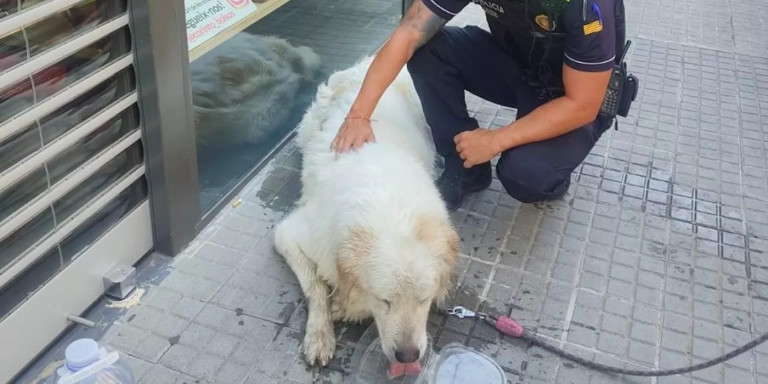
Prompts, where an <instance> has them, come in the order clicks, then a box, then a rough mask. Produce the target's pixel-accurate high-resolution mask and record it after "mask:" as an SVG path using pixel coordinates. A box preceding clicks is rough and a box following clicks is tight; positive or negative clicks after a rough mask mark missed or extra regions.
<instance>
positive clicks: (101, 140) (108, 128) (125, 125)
mask: <svg viewBox="0 0 768 384" xmlns="http://www.w3.org/2000/svg"><path fill="white" fill-rule="evenodd" d="M135 114H136V111H135V109H129V110H127V111H125V112H123V113H121V114H120V115H118V116H117V117H115V118H114V119H112V120H110V121H109V122H107V123H106V124H104V125H102V126H101V127H99V128H98V129H96V131H94V132H93V133H91V134H90V135H88V136H86V137H85V138H84V139H82V140H80V141H79V142H77V143H75V144H73V145H72V146H71V147H69V148H67V149H66V150H65V151H64V152H61V153H60V154H58V155H57V156H56V157H54V158H53V159H51V160H50V161H48V162H47V164H48V174H49V177H50V180H51V185H55V184H56V183H58V182H59V181H61V179H63V178H64V177H66V176H67V175H68V174H69V173H70V172H72V171H74V170H76V169H77V168H79V167H80V166H82V165H83V164H85V162H87V161H88V160H89V159H91V158H93V157H94V156H96V155H97V154H98V153H99V152H101V151H103V150H105V149H107V147H109V146H110V145H112V144H113V143H115V142H116V141H118V140H119V139H120V138H121V137H123V136H125V134H126V133H128V132H130V131H132V130H133V129H135V128H136V121H137V118H136V117H135ZM57 215H58V211H57Z"/></svg>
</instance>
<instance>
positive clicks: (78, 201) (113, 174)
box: [53, 142, 142, 223]
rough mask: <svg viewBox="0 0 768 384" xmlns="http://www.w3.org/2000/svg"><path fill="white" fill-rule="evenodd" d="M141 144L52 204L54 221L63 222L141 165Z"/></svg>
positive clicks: (136, 144) (107, 164)
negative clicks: (54, 213)
mask: <svg viewBox="0 0 768 384" xmlns="http://www.w3.org/2000/svg"><path fill="white" fill-rule="evenodd" d="M141 160H142V157H141V143H138V142H137V143H135V144H134V145H132V146H131V147H129V148H128V149H126V150H125V151H123V152H122V153H121V154H119V155H117V157H115V158H114V159H112V160H110V161H108V162H107V163H106V164H104V165H103V166H102V167H101V168H99V170H98V171H96V173H94V174H93V175H91V176H90V177H88V178H87V179H85V181H83V182H82V184H80V185H79V186H78V187H77V188H75V189H73V190H72V191H70V192H69V193H67V194H66V195H64V196H62V198H61V199H60V200H59V201H57V202H55V203H54V204H53V209H54V211H55V212H56V221H57V222H60V223H61V222H63V221H64V220H66V219H68V218H69V217H70V216H72V215H73V214H74V213H75V212H77V211H78V210H79V209H80V208H82V207H84V206H85V205H86V204H88V202H89V201H91V199H93V198H95V197H96V196H98V195H99V194H100V193H102V192H103V191H104V190H105V189H107V188H109V187H110V186H111V185H112V184H113V183H115V182H116V181H117V180H119V179H120V178H121V177H122V176H125V175H126V174H127V173H128V172H130V171H132V170H134V169H136V167H137V166H139V165H140V164H141Z"/></svg>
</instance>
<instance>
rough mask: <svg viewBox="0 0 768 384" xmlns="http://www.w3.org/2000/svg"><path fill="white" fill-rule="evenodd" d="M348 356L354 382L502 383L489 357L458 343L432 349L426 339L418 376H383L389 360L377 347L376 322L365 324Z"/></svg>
mask: <svg viewBox="0 0 768 384" xmlns="http://www.w3.org/2000/svg"><path fill="white" fill-rule="evenodd" d="M359 345H360V347H359V348H358V349H357V350H356V351H355V354H354V355H353V357H352V364H354V365H353V366H355V367H357V368H356V372H355V376H354V379H355V383H356V384H505V383H506V378H505V375H504V371H503V370H502V369H501V367H500V366H499V364H497V363H496V362H495V361H494V360H493V359H491V358H489V357H487V356H485V355H483V354H481V353H478V352H476V351H474V350H472V349H470V348H467V347H465V346H464V345H462V344H459V343H452V344H448V345H446V346H445V347H443V349H442V350H441V351H440V353H436V352H434V351H433V350H432V340H431V339H428V343H427V352H426V353H425V356H424V357H423V358H422V360H421V365H422V370H421V373H420V374H419V375H418V376H415V377H414V376H405V377H400V378H396V379H389V378H388V377H387V370H388V369H389V361H388V360H387V357H386V356H385V355H384V351H383V350H382V349H381V342H380V341H379V339H378V335H377V332H376V326H375V325H373V326H371V327H370V328H368V330H367V331H365V333H364V334H363V336H362V337H361V338H360V341H359Z"/></svg>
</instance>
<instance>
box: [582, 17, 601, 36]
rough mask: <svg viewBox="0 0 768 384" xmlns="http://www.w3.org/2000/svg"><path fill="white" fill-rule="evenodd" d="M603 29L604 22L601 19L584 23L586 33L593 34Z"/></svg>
mask: <svg viewBox="0 0 768 384" xmlns="http://www.w3.org/2000/svg"><path fill="white" fill-rule="evenodd" d="M602 30H603V23H601V22H600V20H595V21H593V22H591V23H589V24H585V25H584V35H591V34H593V33H597V32H600V31H602Z"/></svg>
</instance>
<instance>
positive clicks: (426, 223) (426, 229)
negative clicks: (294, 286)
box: [337, 217, 459, 363]
mask: <svg viewBox="0 0 768 384" xmlns="http://www.w3.org/2000/svg"><path fill="white" fill-rule="evenodd" d="M458 246H459V238H458V235H457V234H456V231H455V230H454V229H453V227H452V226H451V224H450V221H449V220H448V219H445V218H434V217H420V218H416V219H415V220H414V221H413V222H411V223H410V224H407V225H404V226H401V227H398V228H397V229H393V231H392V232H389V233H387V231H383V232H374V231H372V230H368V229H362V228H357V229H353V230H352V231H351V232H350V234H349V237H348V239H347V241H346V242H345V244H344V246H343V247H342V250H341V252H340V254H339V259H338V264H337V267H338V283H337V291H338V292H337V294H339V295H340V298H341V299H342V300H343V301H344V302H345V303H348V304H349V305H351V306H353V307H356V309H357V310H359V312H362V313H370V314H372V315H373V318H374V320H375V322H376V327H377V328H378V331H379V336H380V339H381V343H382V347H383V349H384V353H385V354H386V355H387V358H389V360H390V361H392V362H394V361H397V362H401V363H410V362H415V361H417V360H419V359H420V358H421V357H422V356H423V355H424V352H425V349H426V346H427V317H428V315H429V310H430V307H431V305H432V303H433V302H436V303H438V304H442V301H443V300H445V299H446V297H447V296H448V295H449V292H450V289H451V286H452V280H453V279H452V278H453V271H454V265H455V263H456V259H457V257H458Z"/></svg>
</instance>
